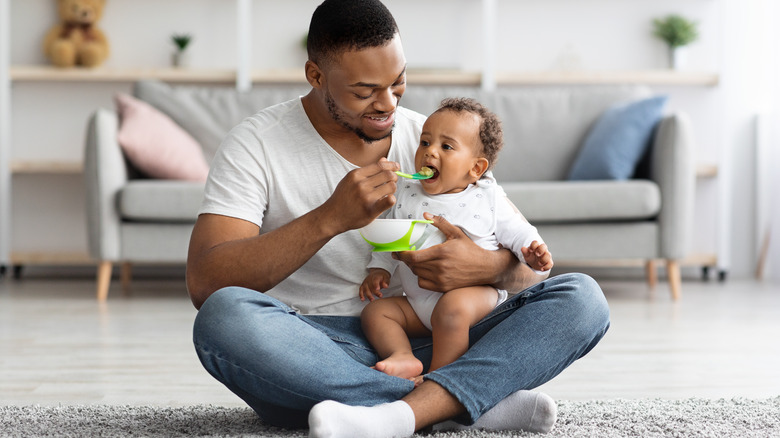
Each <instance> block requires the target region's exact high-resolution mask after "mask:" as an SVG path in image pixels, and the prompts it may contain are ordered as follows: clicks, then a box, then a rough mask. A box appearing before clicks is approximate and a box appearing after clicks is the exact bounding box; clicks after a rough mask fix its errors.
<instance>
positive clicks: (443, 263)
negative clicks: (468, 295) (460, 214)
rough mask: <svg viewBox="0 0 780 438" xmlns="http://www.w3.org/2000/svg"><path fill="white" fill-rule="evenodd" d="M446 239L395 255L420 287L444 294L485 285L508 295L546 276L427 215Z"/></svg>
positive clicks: (509, 252) (437, 218) (508, 252)
mask: <svg viewBox="0 0 780 438" xmlns="http://www.w3.org/2000/svg"><path fill="white" fill-rule="evenodd" d="M426 218H428V219H432V220H433V225H434V226H436V227H437V228H439V229H440V230H441V231H442V232H443V233H444V234H445V235H446V236H447V240H446V241H445V242H444V243H442V244H440V245H435V246H432V247H430V248H427V249H423V250H419V251H405V252H400V253H395V254H394V257H396V258H398V259H399V260H401V261H402V262H404V263H406V264H407V265H408V266H409V268H411V270H412V272H414V274H415V275H417V277H418V278H419V284H420V287H423V288H426V289H430V290H435V291H440V292H446V291H450V290H452V289H457V288H461V287H466V286H476V285H481V284H489V285H492V286H494V287H496V288H498V289H504V290H507V291H509V292H510V293H514V292H519V291H521V290H523V289H526V288H528V287H530V286H533V285H534V284H536V283H539V282H540V281H542V280H544V279H545V278H547V277H548V275H549V272H548V273H545V274H537V273H535V272H534V271H533V270H532V269H531V268H530V267H528V265H526V264H525V263H523V262H522V261H520V260H518V258H517V257H515V255H514V254H513V253H512V251H509V250H508V249H499V250H498V251H491V250H486V249H484V248H482V247H480V246H479V245H477V244H476V243H474V242H473V241H472V240H471V239H470V238H469V237H468V236H467V235H466V234H465V233H464V232H463V230H461V229H460V228H458V227H456V226H454V225H452V224H450V223H449V222H448V221H447V220H446V219H443V218H441V217H439V216H429V214H428V213H426Z"/></svg>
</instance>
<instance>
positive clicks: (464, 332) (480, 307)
mask: <svg viewBox="0 0 780 438" xmlns="http://www.w3.org/2000/svg"><path fill="white" fill-rule="evenodd" d="M502 136H503V134H502V130H501V122H500V121H499V120H498V117H497V116H496V115H495V114H493V113H492V112H490V111H489V110H488V109H487V108H485V107H484V106H483V105H481V104H479V103H478V102H476V101H475V100H473V99H465V98H452V99H445V100H444V101H442V103H441V105H440V107H439V109H437V110H436V111H435V112H434V113H433V114H431V116H430V117H428V120H426V122H425V124H424V125H423V130H422V134H421V136H420V146H419V147H418V149H417V153H416V154H415V163H414V164H415V168H416V169H421V168H422V167H429V168H431V169H432V170H433V177H431V178H429V179H424V180H419V181H403V182H400V183H399V190H398V192H397V193H396V197H397V202H396V204H395V206H393V207H392V208H391V210H390V211H389V212H388V215H387V217H388V218H419V217H421V216H424V217H425V218H427V219H431V218H432V217H433V215H432V214H431V213H435V214H436V215H438V216H441V217H443V218H446V219H447V220H448V221H449V222H451V223H452V224H453V225H456V226H458V227H460V228H461V229H463V231H464V232H465V233H466V234H467V235H468V236H469V237H470V238H471V239H472V240H473V241H474V242H475V243H477V244H478V245H479V246H481V247H483V248H486V249H493V250H496V249H498V248H499V245H500V246H501V247H503V248H507V249H509V250H511V251H513V252H514V253H515V255H516V256H517V257H518V258H519V259H521V260H525V262H526V263H527V264H528V265H529V266H530V267H531V268H532V269H534V270H535V271H537V272H539V273H542V272H544V271H549V270H550V269H551V268H552V266H553V261H552V256H551V255H550V252H549V251H548V250H547V246H546V245H545V244H544V242H543V241H542V238H541V237H540V236H539V234H538V233H537V231H536V228H534V227H533V226H531V225H530V224H529V223H528V222H527V221H526V220H525V218H524V217H523V216H522V215H521V214H520V212H519V211H518V210H517V208H515V206H514V205H513V204H512V203H511V202H510V201H509V199H508V198H507V197H506V195H505V194H504V191H503V190H502V189H501V188H500V187H499V186H498V185H497V184H496V181H495V180H494V179H493V177H492V174H491V173H490V172H488V170H489V169H490V168H491V166H492V164H493V163H494V162H495V160H496V156H497V155H498V152H499V150H500V149H501V147H502V146H503V138H502ZM486 172H487V173H486ZM429 229H432V230H433V231H434V233H433V234H432V235H431V236H430V237H428V239H427V240H426V241H425V243H424V244H423V248H426V247H430V246H433V245H435V244H437V243H442V242H443V241H444V240H445V239H446V238H445V237H444V235H443V233H441V232H440V231H438V229H436V228H432V227H430V226H429ZM423 248H420V249H423ZM368 267H369V274H368V276H367V277H366V278H365V280H364V281H363V284H362V285H361V286H360V299H361V300H365V299H368V300H369V301H371V302H370V303H369V304H368V305H367V306H366V307H365V309H364V310H363V313H362V315H361V318H362V324H363V331H364V332H365V335H366V337H367V338H368V340H369V341H370V342H371V344H372V345H373V346H374V348H375V349H376V350H377V353H378V355H379V357H380V359H381V360H380V361H379V362H377V363H376V365H375V368H376V369H377V370H379V371H382V372H384V373H387V374H389V375H392V376H397V377H402V378H407V379H411V380H414V381H415V382H416V383H418V384H419V383H420V382H421V381H422V377H421V374H422V372H423V364H422V362H420V361H419V360H418V359H417V358H416V357H415V356H414V355H413V354H412V349H411V345H410V343H409V337H424V336H432V337H433V357H432V359H431V365H430V368H429V371H433V370H436V369H438V368H441V367H443V366H445V365H447V364H449V363H451V362H453V361H454V360H455V359H457V358H458V357H460V356H461V355H462V354H463V353H465V352H466V350H468V347H469V329H470V328H471V327H472V326H474V324H476V323H477V322H479V321H480V320H481V319H482V318H484V317H485V316H487V314H488V313H490V312H491V311H492V310H493V309H494V308H495V307H496V306H498V305H499V304H501V303H502V302H504V301H505V300H506V299H507V292H506V291H503V290H497V289H495V288H493V287H491V286H472V287H464V288H461V289H454V290H450V291H447V292H446V293H439V292H434V291H430V290H427V289H422V288H420V287H419V285H418V280H417V277H416V276H415V275H414V274H413V273H412V271H411V269H409V267H408V266H406V265H405V264H403V263H400V262H397V261H395V260H393V259H392V257H391V255H390V253H387V252H385V253H379V252H378V253H374V254H373V255H372V259H371V262H370V263H369V266H368ZM396 269H397V271H396ZM394 271H395V272H396V274H397V275H400V278H401V285H402V286H403V290H404V294H405V296H400V297H388V298H383V299H377V298H381V297H382V293H381V289H384V288H387V287H388V285H389V283H390V276H391V273H392V272H394Z"/></svg>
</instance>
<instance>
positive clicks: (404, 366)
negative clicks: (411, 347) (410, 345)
mask: <svg viewBox="0 0 780 438" xmlns="http://www.w3.org/2000/svg"><path fill="white" fill-rule="evenodd" d="M374 368H375V369H376V370H377V371H381V372H383V373H385V374H389V375H391V376H395V377H401V378H402V379H412V378H414V377H417V376H419V375H420V374H422V370H423V364H422V362H420V361H419V360H417V358H416V357H414V355H412V354H394V355H392V356H390V357H388V358H387V359H385V360H383V361H380V362H377V363H376V365H375V366H374Z"/></svg>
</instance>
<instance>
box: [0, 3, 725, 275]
mask: <svg viewBox="0 0 780 438" xmlns="http://www.w3.org/2000/svg"><path fill="white" fill-rule="evenodd" d="M11 1H12V0H0V267H3V266H7V265H9V264H19V263H24V264H33V263H35V264H37V263H54V264H69V263H79V264H86V263H93V262H92V261H91V260H90V259H89V257H88V256H86V255H85V254H81V253H42V252H35V253H15V254H12V252H11V240H12V239H11V237H12V236H11V234H12V230H11V220H10V218H11V216H12V215H11V202H10V200H11V194H12V191H11V185H12V177H13V175H41V174H46V175H79V174H81V172H82V171H83V165H82V163H80V162H76V161H73V162H68V161H47V160H41V161H29V160H28V161H12V160H11V155H12V154H11V150H12V144H11V141H12V140H11V129H12V126H11V106H12V99H11V85H12V84H13V83H14V82H53V83H63V84H67V83H79V82H81V83H89V82H104V83H129V82H134V81H137V80H140V79H159V80H163V81H167V82H178V83H201V84H225V85H230V84H234V85H235V87H236V88H237V89H239V90H247V89H249V88H251V86H252V84H253V83H271V84H273V83H304V81H305V78H304V76H303V72H302V71H301V69H278V70H262V71H260V70H253V69H252V67H251V66H252V60H251V47H250V43H251V40H252V34H251V33H252V32H251V29H252V23H251V17H252V13H251V9H252V3H253V2H252V0H235V2H236V10H237V16H236V48H237V55H236V57H237V59H236V67H235V68H234V69H174V68H107V67H100V68H96V69H86V68H73V69H59V68H56V67H52V66H42V65H11V60H10V52H11V50H10V47H11V41H10V39H11V37H10V35H11V33H10V21H11V20H10V10H11V7H10V3H11ZM480 2H481V6H482V20H483V29H485V30H484V31H483V34H482V47H483V50H482V53H483V62H482V64H483V65H482V69H481V70H480V71H453V70H422V69H417V70H416V69H410V70H409V71H408V75H407V78H408V81H409V83H410V84H415V85H418V84H419V85H426V84H441V85H461V86H480V87H482V88H483V89H493V88H495V87H496V86H503V85H507V86H511V85H574V84H615V83H642V84H648V85H679V86H696V87H699V86H700V87H713V86H716V85H718V83H719V77H718V75H717V74H715V73H707V72H677V71H668V70H650V71H538V72H497V71H495V64H496V62H495V53H494V48H495V47H496V44H495V40H496V38H497V36H496V33H495V23H496V22H497V15H496V14H497V10H496V0H480ZM713 172H714V173H713ZM699 174H700V176H701V175H705V174H709V175H713V174H714V175H716V174H717V168H714V169H713V168H712V167H710V168H709V169H703V168H700V169H699Z"/></svg>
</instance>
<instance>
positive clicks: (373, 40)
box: [306, 0, 398, 64]
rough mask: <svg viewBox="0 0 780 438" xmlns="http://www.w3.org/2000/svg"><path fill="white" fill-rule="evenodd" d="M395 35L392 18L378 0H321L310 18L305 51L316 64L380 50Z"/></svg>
mask: <svg viewBox="0 0 780 438" xmlns="http://www.w3.org/2000/svg"><path fill="white" fill-rule="evenodd" d="M397 33H398V25H397V24H396V22H395V19H394V18H393V15H392V14H391V13H390V11H389V10H388V9H387V8H386V7H385V5H383V4H382V2H380V1H379V0H325V1H324V2H322V4H320V5H319V6H317V9H316V10H315V11H314V14H313V15H312V17H311V23H310V24H309V34H308V37H307V38H306V50H307V51H308V53H309V60H310V61H312V62H315V63H317V64H320V63H323V62H327V61H328V60H329V59H330V58H332V57H334V56H336V55H339V54H341V53H343V52H346V51H350V50H362V49H366V48H369V47H381V46H384V45H385V44H387V43H388V42H390V41H391V40H392V39H393V38H394V37H395V35H396V34H397Z"/></svg>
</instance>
